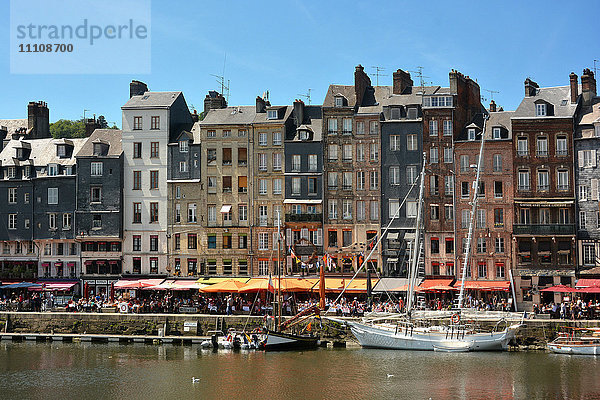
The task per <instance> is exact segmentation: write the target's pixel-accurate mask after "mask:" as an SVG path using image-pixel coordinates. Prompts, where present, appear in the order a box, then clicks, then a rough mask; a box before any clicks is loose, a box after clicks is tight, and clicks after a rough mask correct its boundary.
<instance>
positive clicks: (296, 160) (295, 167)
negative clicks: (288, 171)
mask: <svg viewBox="0 0 600 400" xmlns="http://www.w3.org/2000/svg"><path fill="white" fill-rule="evenodd" d="M292 171H300V154H294V155H292Z"/></svg>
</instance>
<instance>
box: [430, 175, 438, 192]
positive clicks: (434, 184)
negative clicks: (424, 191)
mask: <svg viewBox="0 0 600 400" xmlns="http://www.w3.org/2000/svg"><path fill="white" fill-rule="evenodd" d="M429 193H430V194H431V195H432V196H437V195H439V194H440V185H439V176H437V175H431V176H430V177H429Z"/></svg>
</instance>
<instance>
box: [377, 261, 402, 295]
mask: <svg viewBox="0 0 600 400" xmlns="http://www.w3.org/2000/svg"><path fill="white" fill-rule="evenodd" d="M388 261H389V259H388ZM406 284H408V279H407V278H381V279H380V280H379V282H377V285H373V292H399V291H400V290H398V289H399V288H401V287H402V286H404V285H406ZM404 291H406V289H404Z"/></svg>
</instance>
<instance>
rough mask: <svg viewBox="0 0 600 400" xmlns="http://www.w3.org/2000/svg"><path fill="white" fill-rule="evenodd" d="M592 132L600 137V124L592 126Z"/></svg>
mask: <svg viewBox="0 0 600 400" xmlns="http://www.w3.org/2000/svg"><path fill="white" fill-rule="evenodd" d="M594 133H595V134H596V137H600V124H596V126H594Z"/></svg>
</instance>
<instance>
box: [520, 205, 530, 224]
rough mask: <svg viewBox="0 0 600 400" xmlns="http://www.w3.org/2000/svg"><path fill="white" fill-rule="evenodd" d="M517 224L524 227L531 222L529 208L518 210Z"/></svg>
mask: <svg viewBox="0 0 600 400" xmlns="http://www.w3.org/2000/svg"><path fill="white" fill-rule="evenodd" d="M519 222H520V223H521V224H524V225H527V224H529V223H530V222H531V212H530V210H529V208H521V209H520V210H519Z"/></svg>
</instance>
